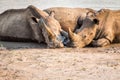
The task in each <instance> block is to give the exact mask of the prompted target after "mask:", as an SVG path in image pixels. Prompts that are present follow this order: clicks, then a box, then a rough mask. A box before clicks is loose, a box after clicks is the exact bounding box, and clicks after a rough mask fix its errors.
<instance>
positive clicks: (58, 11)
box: [44, 7, 95, 32]
mask: <svg viewBox="0 0 120 80" xmlns="http://www.w3.org/2000/svg"><path fill="white" fill-rule="evenodd" d="M44 11H45V12H47V13H48V14H50V12H51V11H54V12H55V19H56V20H57V21H58V22H59V23H60V25H61V27H62V29H63V30H64V31H67V32H68V28H70V29H71V30H72V31H75V30H76V29H77V28H79V27H80V25H81V23H82V21H83V19H84V18H85V17H86V13H87V12H89V11H95V10H93V9H90V8H68V7H52V8H48V9H44ZM79 17H81V23H80V22H79V24H78V23H77V21H78V19H79Z"/></svg>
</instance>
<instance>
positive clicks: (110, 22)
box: [69, 9, 120, 47]
mask: <svg viewBox="0 0 120 80" xmlns="http://www.w3.org/2000/svg"><path fill="white" fill-rule="evenodd" d="M119 15H120V10H108V9H102V10H100V11H97V12H88V13H87V16H86V18H85V20H83V24H82V26H81V28H80V29H78V30H76V32H75V33H72V32H71V31H70V30H69V34H70V38H71V42H72V43H71V46H74V47H85V46H86V45H88V44H91V45H92V46H97V47H101V46H106V45H108V44H110V43H111V42H120V38H119V37H120V24H119V23H120V17H119Z"/></svg>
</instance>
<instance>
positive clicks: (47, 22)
mask: <svg viewBox="0 0 120 80" xmlns="http://www.w3.org/2000/svg"><path fill="white" fill-rule="evenodd" d="M61 33H63V34H61ZM62 35H64V31H63V30H62V29H61V26H60V24H59V22H58V21H57V20H56V19H54V12H51V14H50V15H49V14H47V13H46V12H44V11H42V10H39V9H37V8H36V7H34V6H29V7H27V8H26V9H11V10H7V11H5V12H3V13H1V14H0V40H8V41H10V40H11V41H26V40H33V41H38V42H39V43H40V42H45V43H47V45H48V47H52V48H55V47H63V43H62V41H64V38H65V37H64V36H62Z"/></svg>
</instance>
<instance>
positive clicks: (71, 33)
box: [68, 28, 75, 40]
mask: <svg viewBox="0 0 120 80" xmlns="http://www.w3.org/2000/svg"><path fill="white" fill-rule="evenodd" d="M68 35H69V37H70V39H71V40H74V39H75V33H73V32H72V31H71V29H70V28H68Z"/></svg>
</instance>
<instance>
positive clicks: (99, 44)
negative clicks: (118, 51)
mask: <svg viewBox="0 0 120 80" xmlns="http://www.w3.org/2000/svg"><path fill="white" fill-rule="evenodd" d="M109 44H110V41H109V40H108V39H106V38H101V39H98V40H93V41H92V43H91V45H92V46H95V47H103V46H106V45H109Z"/></svg>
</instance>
